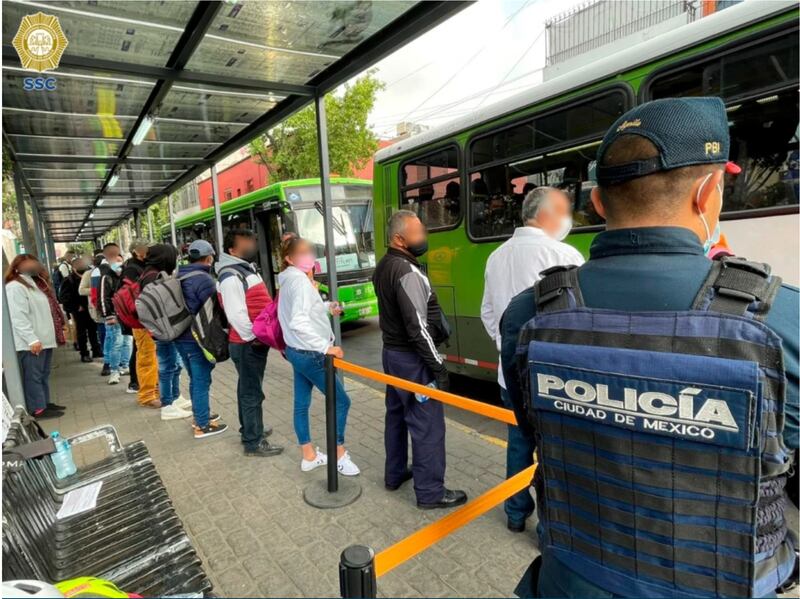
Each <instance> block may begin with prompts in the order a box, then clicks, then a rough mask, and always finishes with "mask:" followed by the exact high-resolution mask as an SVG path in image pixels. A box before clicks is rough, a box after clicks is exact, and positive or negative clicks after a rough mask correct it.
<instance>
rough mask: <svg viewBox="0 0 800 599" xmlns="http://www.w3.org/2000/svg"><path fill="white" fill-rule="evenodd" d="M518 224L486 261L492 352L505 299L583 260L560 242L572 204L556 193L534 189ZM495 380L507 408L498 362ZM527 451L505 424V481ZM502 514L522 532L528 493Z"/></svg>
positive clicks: (486, 317) (527, 460)
mask: <svg viewBox="0 0 800 599" xmlns="http://www.w3.org/2000/svg"><path fill="white" fill-rule="evenodd" d="M522 222H523V225H524V226H522V227H517V228H516V230H515V231H514V235H513V236H512V237H511V239H509V240H508V241H506V242H505V243H504V244H503V245H501V246H500V247H499V248H497V249H496V250H495V251H494V252H492V254H491V255H490V256H489V259H488V260H487V261H486V272H485V274H484V288H483V302H482V303H481V320H482V321H483V326H484V327H485V328H486V332H487V333H488V334H489V336H490V337H491V338H492V339H493V340H494V342H495V343H496V344H497V351H498V352H499V351H500V345H501V339H500V319H501V318H502V316H503V312H505V309H506V308H507V307H508V304H509V303H510V302H511V299H512V298H513V297H514V296H515V295H517V294H518V293H521V292H522V291H524V290H525V289H527V288H528V287H531V286H532V285H533V284H534V283H535V282H536V281H538V280H539V279H540V278H541V277H540V275H539V273H541V272H542V271H543V270H547V269H548V268H551V267H553V266H562V265H568V264H575V265H581V264H583V262H584V260H583V256H581V254H580V252H578V250H576V249H575V248H574V247H572V246H571V245H567V244H566V243H564V242H563V241H562V240H563V239H564V238H565V237H566V236H567V235H568V234H569V231H570V229H571V228H572V202H571V200H570V198H569V197H568V196H567V194H565V193H564V192H563V191H561V190H560V189H556V188H554V187H537V188H536V189H533V190H532V191H531V192H529V193H528V195H527V196H526V197H525V201H524V202H523V203H522ZM497 382H498V383H499V384H500V396H501V397H502V399H503V403H504V404H505V406H506V407H507V408H511V403H510V401H509V398H508V394H507V393H506V389H505V380H504V378H503V369H502V367H501V366H500V365H499V360H498V368H497ZM533 450H534V440H533V439H530V438H528V437H527V436H525V435H524V434H523V433H522V431H521V430H520V428H519V427H517V426H512V425H509V427H508V448H507V450H506V476H507V477H509V478H510V477H511V476H513V475H514V474H517V473H518V472H520V471H522V470H524V469H525V468H527V467H528V466H530V465H531V464H533ZM505 510H506V515H507V516H508V528H509V530H512V531H514V532H522V531H524V530H525V521H526V520H527V519H528V517H529V516H530V515H531V514H532V513H533V510H534V503H533V498H532V497H531V494H530V492H529V491H528V490H527V489H526V490H524V491H521V492H519V493H517V494H516V495H514V496H513V497H510V498H509V499H508V500H506V503H505Z"/></svg>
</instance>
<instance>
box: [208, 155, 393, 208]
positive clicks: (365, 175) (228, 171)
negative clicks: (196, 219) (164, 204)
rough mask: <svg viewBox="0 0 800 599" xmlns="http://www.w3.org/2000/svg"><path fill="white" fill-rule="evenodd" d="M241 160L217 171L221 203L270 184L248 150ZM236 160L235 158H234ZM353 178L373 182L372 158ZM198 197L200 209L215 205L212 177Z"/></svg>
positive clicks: (264, 172) (258, 163) (261, 166)
mask: <svg viewBox="0 0 800 599" xmlns="http://www.w3.org/2000/svg"><path fill="white" fill-rule="evenodd" d="M378 143H379V149H383V148H385V147H386V146H389V145H391V144H392V141H389V140H383V139H382V140H380V141H379V142H378ZM237 157H240V158H241V159H240V160H238V161H236V162H234V163H233V164H231V165H230V166H228V167H227V168H224V169H220V170H218V171H217V180H218V181H219V193H220V196H222V197H221V201H223V202H227V201H228V200H232V199H233V198H238V197H239V196H241V195H244V194H246V193H250V192H251V191H255V190H256V189H261V188H262V187H266V186H267V185H268V184H269V173H268V172H267V167H265V166H264V165H263V164H261V163H260V162H257V161H256V159H255V158H252V157H250V156H249V155H248V154H247V152H246V149H245V151H243V152H240V153H238V156H237ZM234 160H235V158H234ZM353 177H355V178H357V179H368V180H370V181H371V180H372V158H370V159H369V161H368V162H367V163H366V164H365V165H364V168H362V169H359V170H357V171H356V172H355V173H354V174H353ZM197 195H198V197H199V198H200V208H201V209H202V208H209V207H210V206H212V205H213V201H212V199H211V196H212V191H211V177H208V178H207V179H204V180H202V181H201V182H200V183H199V184H198V186H197Z"/></svg>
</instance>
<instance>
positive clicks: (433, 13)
mask: <svg viewBox="0 0 800 599" xmlns="http://www.w3.org/2000/svg"><path fill="white" fill-rule="evenodd" d="M464 6H465V3H463V2H415V1H411V0H381V1H375V2H371V1H363V0H358V1H349V0H348V1H343V0H337V1H335V2H312V1H302V2H295V1H276V0H269V1H265V0H227V1H224V2H217V1H213V2H206V1H201V2H195V1H184V0H171V1H167V2H163V1H154V0H148V1H138V0H136V1H130V0H89V1H81V2H79V1H54V2H46V3H45V2H24V1H19V0H5V1H4V2H3V4H2V11H3V112H4V114H3V117H4V118H3V143H4V144H5V149H6V151H9V152H10V154H11V155H12V159H13V160H14V161H15V162H16V166H17V168H18V173H19V175H20V178H21V183H22V186H23V193H24V194H26V195H27V197H28V199H29V200H32V201H33V202H34V203H35V204H36V206H38V209H39V212H40V214H41V216H42V219H43V220H44V224H45V227H46V228H47V229H48V230H49V231H50V233H51V235H52V238H53V240H54V241H66V242H69V241H73V240H88V239H93V238H96V237H98V236H100V235H102V234H103V233H104V232H106V231H107V230H108V229H110V228H112V227H114V226H116V225H117V224H118V223H119V222H121V221H123V220H124V219H126V218H129V217H130V216H131V214H132V213H133V211H134V210H137V209H140V208H145V207H147V206H148V205H149V204H151V203H152V202H154V201H157V200H158V199H160V198H161V197H163V196H164V195H166V194H168V193H170V192H172V191H174V190H175V189H177V188H178V187H180V186H181V185H184V184H185V183H187V182H189V181H190V180H191V179H192V178H194V177H195V176H197V174H199V173H200V172H202V171H203V170H205V169H206V168H208V167H209V166H210V165H211V164H213V163H214V162H216V161H217V160H219V159H220V158H222V157H223V156H225V155H226V154H228V153H230V152H231V151H233V150H235V149H236V148H238V147H241V146H242V145H244V144H245V143H247V142H248V141H250V140H251V139H253V138H254V137H255V136H257V135H258V134H260V133H261V132H263V131H264V130H265V129H267V128H269V127H271V126H274V125H275V124H277V123H279V122H280V121H281V120H283V119H285V118H286V117H288V116H290V115H291V114H292V113H294V112H295V111H297V110H299V109H300V108H302V107H303V106H305V105H306V104H308V103H309V102H311V101H312V100H313V99H314V97H315V96H316V95H318V94H324V93H326V92H328V91H330V90H331V89H333V88H335V87H336V86H337V85H339V84H341V83H342V82H344V81H346V80H347V79H349V78H350V77H352V76H354V75H356V74H358V73H359V72H360V71H362V70H363V69H365V68H368V67H369V66H370V65H372V64H374V63H375V62H376V61H378V60H380V59H381V58H383V57H384V56H386V55H388V54H390V53H392V52H393V51H395V50H396V49H398V48H399V47H401V46H402V45H403V44H405V43H407V42H408V41H410V40H411V39H413V38H415V37H416V36H418V35H420V34H421V33H423V32H424V31H426V30H428V29H430V28H431V27H433V26H435V25H436V24H438V23H439V22H441V21H443V20H445V19H447V18H448V17H449V16H451V15H452V14H454V13H455V12H457V11H459V10H461V9H462V8H463V7H464ZM37 12H43V13H45V14H47V15H54V16H56V17H58V19H59V21H60V25H61V28H62V30H63V32H64V34H65V35H66V38H67V40H68V46H67V48H66V50H65V52H64V54H63V56H62V57H61V60H60V65H59V67H58V68H57V69H55V70H53V71H47V72H45V73H41V74H39V73H36V72H34V71H29V70H24V69H23V68H22V67H21V63H20V60H19V57H18V55H17V52H16V50H15V49H14V47H13V45H12V40H13V38H14V36H15V35H16V33H17V30H18V28H19V25H20V23H21V21H22V19H23V17H25V16H26V15H33V14H35V13H37ZM38 76H42V77H53V78H55V89H53V90H46V89H42V90H27V89H25V82H24V80H25V79H26V78H28V77H38Z"/></svg>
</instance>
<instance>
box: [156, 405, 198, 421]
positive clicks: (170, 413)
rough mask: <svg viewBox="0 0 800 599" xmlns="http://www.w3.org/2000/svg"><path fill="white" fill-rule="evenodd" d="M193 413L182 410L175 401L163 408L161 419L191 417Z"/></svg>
mask: <svg viewBox="0 0 800 599" xmlns="http://www.w3.org/2000/svg"><path fill="white" fill-rule="evenodd" d="M191 416H192V413H191V412H187V411H186V410H182V409H181V408H179V407H178V406H176V405H175V404H174V403H172V404H171V405H168V406H163V407H162V408H161V420H178V419H180V418H191Z"/></svg>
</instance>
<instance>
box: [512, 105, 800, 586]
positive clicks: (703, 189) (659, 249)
mask: <svg viewBox="0 0 800 599" xmlns="http://www.w3.org/2000/svg"><path fill="white" fill-rule="evenodd" d="M729 146H730V138H729V132H728V118H727V115H726V111H725V106H724V105H723V103H722V101H721V100H719V99H718V98H685V99H665V100H657V101H654V102H649V103H646V104H643V105H641V106H638V107H636V108H634V109H633V110H631V111H629V112H628V113H627V114H625V115H623V116H622V117H620V119H619V120H618V121H617V122H616V123H614V125H612V127H611V129H609V131H608V132H607V133H606V135H605V137H604V138H603V141H602V143H601V145H600V147H599V149H598V154H597V160H598V166H597V183H598V186H597V188H595V189H593V190H592V203H593V205H594V207H595V209H596V210H597V212H598V214H600V215H601V216H603V217H604V218H605V219H606V231H605V232H603V233H600V234H599V235H598V236H597V237H596V238H595V240H594V242H593V243H592V246H591V250H590V257H589V260H588V262H587V263H586V264H585V265H583V266H581V267H580V268H574V267H571V268H556V269H551V271H548V273H547V276H545V277H544V278H543V279H542V280H541V281H539V282H538V283H537V284H536V285H535V286H534V287H532V288H529V289H527V290H526V291H523V292H522V293H521V294H519V295H517V296H516V297H515V298H514V299H513V300H512V301H511V303H510V305H509V307H508V309H507V310H506V312H505V314H504V316H503V322H502V325H501V335H502V345H503V349H502V363H503V370H504V371H505V373H506V378H507V382H508V392H509V395H510V398H511V400H512V403H513V404H514V408H515V411H516V413H517V418H518V420H519V421H520V422H522V423H525V425H526V426H528V427H529V428H530V429H532V430H534V431H535V434H536V438H537V445H538V447H539V452H540V455H539V458H540V465H539V468H538V470H537V472H536V475H535V476H534V487H535V488H536V491H537V495H538V497H539V519H540V529H539V531H540V549H541V551H542V555H541V558H537V560H536V561H535V562H534V564H532V567H531V568H530V569H529V570H528V572H527V573H526V576H525V577H523V580H522V581H521V582H520V585H519V587H518V589H517V593H518V594H520V595H521V596H532V595H538V596H543V597H564V596H568V597H578V596H580V597H614V596H623V597H632V596H651V597H655V596H687V597H688V596H725V595H727V596H746V597H763V596H769V595H772V594H773V593H774V591H775V589H776V588H777V587H779V586H780V585H781V584H782V583H783V582H784V581H785V580H786V579H787V578H788V577H789V576H790V574H791V571H792V567H793V566H794V561H795V556H794V554H793V551H792V546H791V542H790V541H788V539H787V530H786V522H785V519H784V514H783V511H784V509H785V506H786V504H785V502H784V501H783V493H784V484H785V481H786V475H787V472H788V471H789V470H790V467H791V461H792V459H791V455H792V454H793V453H794V452H796V450H797V446H798V307H799V306H798V290H797V289H796V288H794V287H790V286H787V285H783V284H781V282H780V279H779V278H778V277H777V276H775V275H773V274H771V273H770V270H769V267H768V266H767V265H763V264H757V263H751V262H746V261H745V260H743V259H738V258H730V257H725V258H723V259H722V260H721V261H711V260H709V259H708V258H707V254H708V252H709V250H710V248H711V246H712V245H713V244H714V243H715V241H716V240H717V239H718V238H719V232H720V223H719V221H720V211H721V209H722V206H723V197H722V196H723V186H724V182H723V177H724V175H725V173H726V172H728V173H736V172H738V171H739V170H740V169H739V168H738V167H737V166H736V165H733V164H731V163H728V162H727V161H728V152H729ZM764 242H765V243H770V240H769V239H765V240H764ZM734 249H735V248H734ZM518 348H519V349H518ZM784 374H785V375H786V376H785V378H784V376H783V375H784ZM523 389H524V391H523ZM526 406H530V408H527V407H526ZM754 506H755V507H754Z"/></svg>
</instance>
